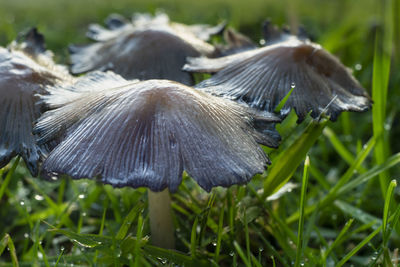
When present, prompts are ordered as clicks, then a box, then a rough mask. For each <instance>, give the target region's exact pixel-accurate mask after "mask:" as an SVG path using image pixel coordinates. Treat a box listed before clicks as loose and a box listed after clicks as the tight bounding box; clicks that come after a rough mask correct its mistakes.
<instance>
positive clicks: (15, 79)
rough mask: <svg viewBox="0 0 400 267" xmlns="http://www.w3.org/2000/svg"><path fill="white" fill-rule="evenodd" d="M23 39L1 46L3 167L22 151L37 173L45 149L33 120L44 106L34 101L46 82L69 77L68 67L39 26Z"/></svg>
mask: <svg viewBox="0 0 400 267" xmlns="http://www.w3.org/2000/svg"><path fill="white" fill-rule="evenodd" d="M20 39H22V41H21V42H17V41H14V42H13V43H11V44H10V46H9V47H8V48H3V47H0V95H1V98H0V129H1V131H0V168H2V167H4V166H5V165H6V164H8V162H9V161H10V160H11V158H13V157H14V156H16V155H20V156H21V157H22V158H23V159H24V161H25V163H26V165H27V167H28V169H29V171H30V172H31V174H32V175H33V176H36V175H37V174H38V162H39V160H40V156H41V154H42V153H43V149H44V148H43V147H42V146H38V145H37V144H36V141H35V136H34V135H33V134H32V127H33V122H34V121H35V120H36V119H38V118H39V116H40V114H41V112H42V109H43V106H42V105H35V102H36V101H37V100H38V99H39V98H38V97H37V96H36V94H44V93H45V90H44V89H43V86H45V85H55V84H56V83H57V82H59V81H61V80H63V81H65V80H69V79H70V77H69V75H68V72H67V70H66V69H64V68H63V67H61V66H58V65H55V64H54V62H53V61H52V59H51V53H50V52H49V51H46V49H45V45H44V38H43V36H42V35H41V34H39V33H38V32H37V31H36V29H31V30H30V31H28V32H27V33H26V34H24V35H23V36H20Z"/></svg>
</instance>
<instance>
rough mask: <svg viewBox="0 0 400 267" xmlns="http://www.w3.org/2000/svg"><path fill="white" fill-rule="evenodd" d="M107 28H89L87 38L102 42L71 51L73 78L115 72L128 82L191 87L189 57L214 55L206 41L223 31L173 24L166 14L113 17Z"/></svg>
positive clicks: (71, 49)
mask: <svg viewBox="0 0 400 267" xmlns="http://www.w3.org/2000/svg"><path fill="white" fill-rule="evenodd" d="M106 24H107V27H108V29H105V28H103V27H102V26H100V25H97V24H93V25H91V26H90V27H89V32H88V34H87V35H88V36H89V37H90V38H92V39H94V40H96V41H98V42H96V43H92V44H89V45H84V46H71V47H70V52H71V64H72V65H71V72H72V73H73V74H79V73H84V72H88V71H92V70H112V71H114V72H115V73H118V74H120V75H122V76H123V77H124V78H126V79H143V80H146V79H155V78H157V79H169V80H174V81H178V82H181V83H184V84H187V85H191V84H193V79H192V76H191V74H189V73H187V72H184V71H182V66H183V65H184V64H185V61H186V57H188V56H191V57H196V56H201V55H206V56H209V55H211V54H213V53H214V52H215V48H214V47H213V46H212V45H210V44H208V43H206V42H205V41H204V40H205V39H208V38H209V36H210V35H211V34H212V33H216V32H217V30H218V31H221V26H219V28H216V27H209V26H207V25H192V26H186V25H183V24H178V23H171V22H169V19H168V17H167V16H166V15H165V14H159V15H157V16H155V17H154V18H153V17H150V16H148V15H137V16H135V17H134V19H133V21H132V22H128V21H126V20H124V19H123V18H121V17H120V16H117V15H112V16H111V17H109V18H108V19H107V20H106ZM202 30H203V31H202Z"/></svg>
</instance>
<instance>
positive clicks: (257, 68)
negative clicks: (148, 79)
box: [184, 36, 371, 121]
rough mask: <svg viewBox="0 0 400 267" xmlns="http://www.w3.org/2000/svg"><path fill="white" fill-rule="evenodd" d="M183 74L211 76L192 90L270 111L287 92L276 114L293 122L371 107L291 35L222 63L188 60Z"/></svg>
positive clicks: (337, 68) (341, 72) (336, 67)
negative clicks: (293, 117)
mask: <svg viewBox="0 0 400 267" xmlns="http://www.w3.org/2000/svg"><path fill="white" fill-rule="evenodd" d="M184 70H186V71H191V72H209V73H216V74H215V75H213V76H212V77H211V78H210V79H207V80H204V81H202V82H201V83H199V84H198V85H196V86H195V88H197V89H200V90H203V91H206V92H209V93H212V94H214V95H218V96H223V97H227V98H229V99H232V100H236V101H240V102H245V103H247V104H248V105H249V106H251V107H253V108H255V109H258V110H266V111H270V112H272V111H273V110H274V109H275V108H276V106H277V105H278V104H279V103H280V102H281V100H282V99H283V98H284V97H285V96H286V95H287V94H288V93H289V91H290V90H291V88H292V87H293V92H292V93H291V95H290V97H289V98H288V99H287V101H286V103H285V105H284V107H283V108H282V109H281V114H282V115H286V114H287V113H288V112H289V111H290V110H291V109H292V108H294V109H295V111H296V113H297V115H298V120H299V121H302V120H303V119H304V118H305V116H306V115H307V114H308V113H309V112H310V111H311V116H312V117H313V118H316V117H318V116H319V115H320V114H321V113H323V112H324V113H325V114H326V115H328V116H330V119H331V120H336V118H337V116H338V115H339V114H340V112H342V111H365V110H367V109H369V108H370V106H371V100H370V97H369V96H368V94H367V93H366V91H365V90H364V88H363V87H362V86H361V85H360V83H359V82H358V81H357V80H356V79H355V78H354V77H353V76H352V74H351V71H350V70H349V69H347V68H346V67H345V66H344V65H343V64H342V63H341V62H340V61H339V60H338V59H337V58H336V57H335V56H333V55H331V54H330V53H328V52H327V51H326V50H324V49H322V48H321V46H320V45H318V44H315V43H312V42H309V41H308V40H300V39H298V38H297V37H294V36H291V37H290V38H287V36H286V37H285V40H284V41H281V42H278V43H275V44H273V45H268V46H266V47H262V48H257V49H254V50H250V51H245V52H241V53H237V54H234V55H231V56H226V57H222V58H216V59H207V58H202V57H200V58H189V59H188V64H186V65H185V66H184Z"/></svg>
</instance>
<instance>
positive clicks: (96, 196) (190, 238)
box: [0, 0, 400, 266]
mask: <svg viewBox="0 0 400 267" xmlns="http://www.w3.org/2000/svg"><path fill="white" fill-rule="evenodd" d="M310 6H312V7H313V8H309V7H310ZM360 6H362V8H360ZM158 8H162V9H164V10H165V11H167V12H168V13H169V14H170V16H171V17H172V18H173V19H174V20H177V21H180V22H185V23H196V22H197V23H198V22H202V23H217V22H219V21H222V20H226V21H228V22H229V24H230V25H231V26H234V27H236V28H237V29H239V30H240V31H242V32H244V33H245V34H248V35H249V36H250V37H252V38H253V39H254V40H257V39H258V38H260V36H261V32H260V25H261V22H262V21H263V19H264V18H266V17H270V18H271V19H272V20H273V21H274V22H276V23H278V24H285V23H286V24H290V25H297V24H298V23H301V24H304V25H305V27H306V29H307V30H308V31H309V32H310V33H311V34H312V36H313V38H314V39H315V40H316V41H318V42H319V43H321V44H322V45H323V46H324V47H325V48H327V49H328V50H329V51H331V52H333V53H335V54H336V55H337V56H339V57H340V59H341V61H342V62H344V64H345V65H347V66H349V67H350V68H352V69H353V71H354V75H355V76H356V77H357V78H358V79H359V80H360V82H361V83H362V84H363V85H364V87H365V88H367V90H368V91H369V92H370V94H371V95H372V97H373V99H374V104H373V109H372V111H369V112H366V113H361V114H349V113H344V114H342V115H341V116H340V118H339V120H338V121H337V122H335V123H332V122H329V121H320V123H317V122H313V121H311V120H310V118H308V119H307V120H305V121H304V122H303V123H302V124H300V125H296V119H297V118H296V116H295V115H294V114H293V113H292V114H290V116H289V117H288V118H287V119H286V120H285V121H284V122H283V123H282V124H280V125H277V129H278V130H279V131H280V133H281V135H282V137H283V143H282V145H281V147H280V148H279V149H277V150H272V149H268V148H265V150H266V151H267V152H268V153H269V154H270V156H271V160H272V162H273V164H272V165H271V166H270V167H269V169H268V171H267V173H264V174H262V175H257V176H256V177H254V178H253V179H252V181H251V182H250V183H249V184H248V185H243V186H233V187H231V188H228V189H224V188H215V189H213V190H212V192H211V193H210V194H207V193H206V192H204V191H203V190H201V189H200V188H199V187H198V186H197V185H196V184H195V182H193V181H192V180H191V179H190V178H189V177H187V176H184V179H183V183H182V185H181V186H180V188H179V191H178V192H177V193H176V194H173V195H172V207H173V211H174V224H175V226H176V240H177V249H176V250H175V251H170V250H165V249H161V248H158V247H154V246H151V245H150V244H149V223H148V210H147V197H146V190H144V189H136V190H135V189H131V188H122V189H113V188H112V187H110V186H108V185H106V186H104V185H101V184H98V183H96V182H94V181H91V180H79V181H72V180H69V179H61V180H59V181H53V182H48V181H44V180H42V179H37V178H32V177H31V176H30V175H29V173H28V171H27V170H26V168H25V166H24V164H23V163H22V162H20V160H19V158H15V159H14V160H13V161H12V162H11V163H10V164H9V165H7V166H6V167H5V168H3V169H1V170H0V216H1V218H2V220H0V266H71V265H73V266H158V265H178V266H292V265H296V266H302V265H305V266H348V265H354V266H391V265H392V266H396V265H397V264H398V262H399V259H398V257H399V256H398V249H399V247H400V238H399V233H400V232H399V230H398V229H399V226H398V224H397V222H398V220H399V217H400V205H399V204H398V203H400V202H399V201H400V199H399V189H398V187H396V182H395V181H393V180H395V179H396V178H398V177H399V173H400V168H399V166H400V153H398V152H399V151H400V145H399V143H398V137H399V134H400V126H399V125H400V121H399V118H398V111H399V108H398V103H399V101H400V91H399V90H398V87H399V84H400V73H399V72H398V70H399V67H400V60H398V59H399V53H398V51H400V47H399V44H398V42H396V41H394V42H393V41H392V40H399V39H400V32H399V23H397V22H398V21H397V22H396V20H398V18H399V16H400V14H399V13H398V12H399V3H398V1H395V0H392V1H374V0H365V1H361V0H358V1H351V0H338V1H317V0H303V1H289V0H287V1H282V2H279V1H276V2H266V1H261V0H251V1H246V2H244V1H239V0H234V1H231V2H229V3H226V2H225V1H222V0H216V1H196V2H193V3H190V4H189V5H188V4H187V1H183V0H176V1H163V0H157V1H152V2H148V1H142V0H140V1H136V2H134V3H132V1H128V0H118V1H94V0H82V1H79V3H78V2H76V1H66V0H63V1H50V0H38V1H22V0H14V1H2V2H1V3H0V44H1V45H3V46H4V45H6V44H7V43H8V42H10V41H11V40H12V39H14V38H15V36H16V35H17V33H18V32H19V31H21V30H23V29H26V28H27V27H29V26H31V25H37V26H38V27H39V30H40V31H42V32H43V33H44V34H45V36H46V40H47V44H48V47H49V48H50V49H52V50H53V51H54V52H55V54H56V59H57V61H59V62H62V63H66V62H67V49H66V46H67V44H69V43H83V42H86V40H85V37H84V32H85V30H86V27H87V24H89V23H92V22H101V21H102V20H103V19H104V18H105V17H106V16H107V15H108V14H109V13H112V12H118V13H122V14H124V15H126V16H127V15H129V14H131V13H132V12H134V11H149V12H154V11H155V10H156V9H158ZM392 52H393V54H392ZM370 89H371V90H370ZM306 155H308V158H309V161H308V160H307V162H309V164H306V165H303V162H304V160H305V158H306ZM288 181H289V182H291V183H292V184H294V186H290V187H282V186H283V185H284V184H285V183H287V182H288ZM285 188H286V189H285ZM279 189H281V191H280V190H279ZM282 189H285V190H284V191H282ZM271 195H272V197H271Z"/></svg>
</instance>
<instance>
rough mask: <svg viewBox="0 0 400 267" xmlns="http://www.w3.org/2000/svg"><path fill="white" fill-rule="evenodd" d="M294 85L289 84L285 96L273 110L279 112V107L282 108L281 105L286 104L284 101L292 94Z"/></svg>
mask: <svg viewBox="0 0 400 267" xmlns="http://www.w3.org/2000/svg"><path fill="white" fill-rule="evenodd" d="M295 87H296V86H295V85H294V84H293V85H291V86H290V90H289V92H288V93H287V94H286V95H285V97H284V98H283V99H282V100H281V101H280V102H279V104H278V105H277V106H276V108H275V110H274V111H275V112H279V111H281V109H282V108H283V106H284V105H285V104H286V101H287V100H288V99H289V97H290V95H291V94H292V92H293V90H294V88H295Z"/></svg>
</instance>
